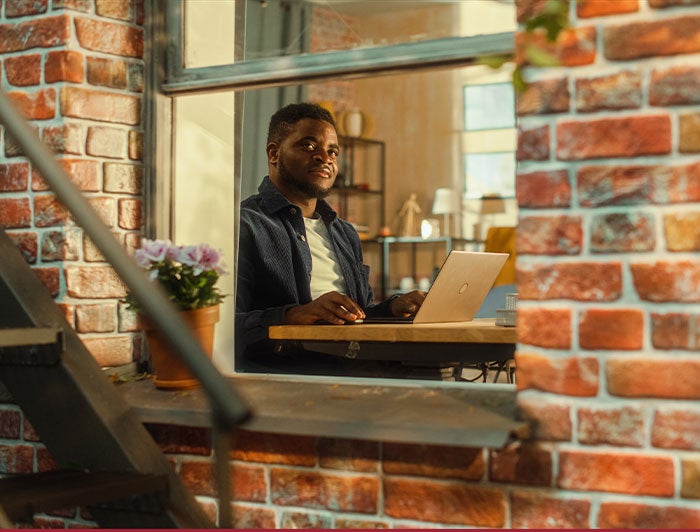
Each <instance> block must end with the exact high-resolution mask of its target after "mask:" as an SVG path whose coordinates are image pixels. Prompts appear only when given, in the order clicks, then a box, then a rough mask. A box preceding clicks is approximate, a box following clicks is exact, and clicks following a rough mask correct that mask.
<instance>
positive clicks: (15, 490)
mask: <svg viewBox="0 0 700 532" xmlns="http://www.w3.org/2000/svg"><path fill="white" fill-rule="evenodd" d="M167 489H168V476H167V475H164V474H163V475H158V474H149V473H136V472H129V471H123V472H122V471H95V472H83V471H70V470H68V471H67V470H59V471H50V472H46V473H35V474H27V475H19V476H15V477H7V478H2V479H0V511H4V513H5V514H6V515H7V517H9V518H10V519H11V520H15V521H18V522H19V521H31V519H32V517H33V516H34V514H36V513H38V512H44V511H50V510H57V509H61V508H67V507H68V508H69V507H72V506H91V505H98V504H101V503H107V502H111V501H119V500H122V499H127V498H132V497H138V496H142V495H147V494H153V493H165V492H166V491H167Z"/></svg>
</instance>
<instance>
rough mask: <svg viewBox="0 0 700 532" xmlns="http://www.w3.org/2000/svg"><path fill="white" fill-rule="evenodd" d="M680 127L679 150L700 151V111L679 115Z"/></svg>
mask: <svg viewBox="0 0 700 532" xmlns="http://www.w3.org/2000/svg"><path fill="white" fill-rule="evenodd" d="M678 125H679V129H680V134H679V139H678V151H679V152H681V153H697V152H700V113H684V114H682V115H680V116H679V117H678Z"/></svg>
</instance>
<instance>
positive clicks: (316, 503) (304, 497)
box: [270, 467, 379, 514]
mask: <svg viewBox="0 0 700 532" xmlns="http://www.w3.org/2000/svg"><path fill="white" fill-rule="evenodd" d="M378 498H379V481H378V479H377V477H371V476H364V475H351V476H348V475H338V474H330V473H322V472H319V471H312V470H299V469H286V468H279V467H274V468H272V469H271V470H270V499H271V501H272V503H274V504H276V505H281V506H302V507H304V508H315V509H327V510H333V511H341V512H356V513H369V514H373V513H376V512H377V509H378V504H379V503H378Z"/></svg>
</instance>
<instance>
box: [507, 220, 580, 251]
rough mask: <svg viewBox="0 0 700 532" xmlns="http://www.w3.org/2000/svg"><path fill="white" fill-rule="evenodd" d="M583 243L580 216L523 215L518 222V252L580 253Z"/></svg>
mask: <svg viewBox="0 0 700 532" xmlns="http://www.w3.org/2000/svg"><path fill="white" fill-rule="evenodd" d="M582 243H583V229H582V227H581V217H580V216H523V217H521V218H520V221H519V224H518V254H523V255H578V254H579V253H581V245H582Z"/></svg>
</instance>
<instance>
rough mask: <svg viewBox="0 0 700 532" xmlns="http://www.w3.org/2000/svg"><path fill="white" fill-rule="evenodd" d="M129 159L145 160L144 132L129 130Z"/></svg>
mask: <svg viewBox="0 0 700 532" xmlns="http://www.w3.org/2000/svg"><path fill="white" fill-rule="evenodd" d="M129 159H131V160H132V161H143V133H142V132H141V131H134V130H133V129H130V130H129Z"/></svg>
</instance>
